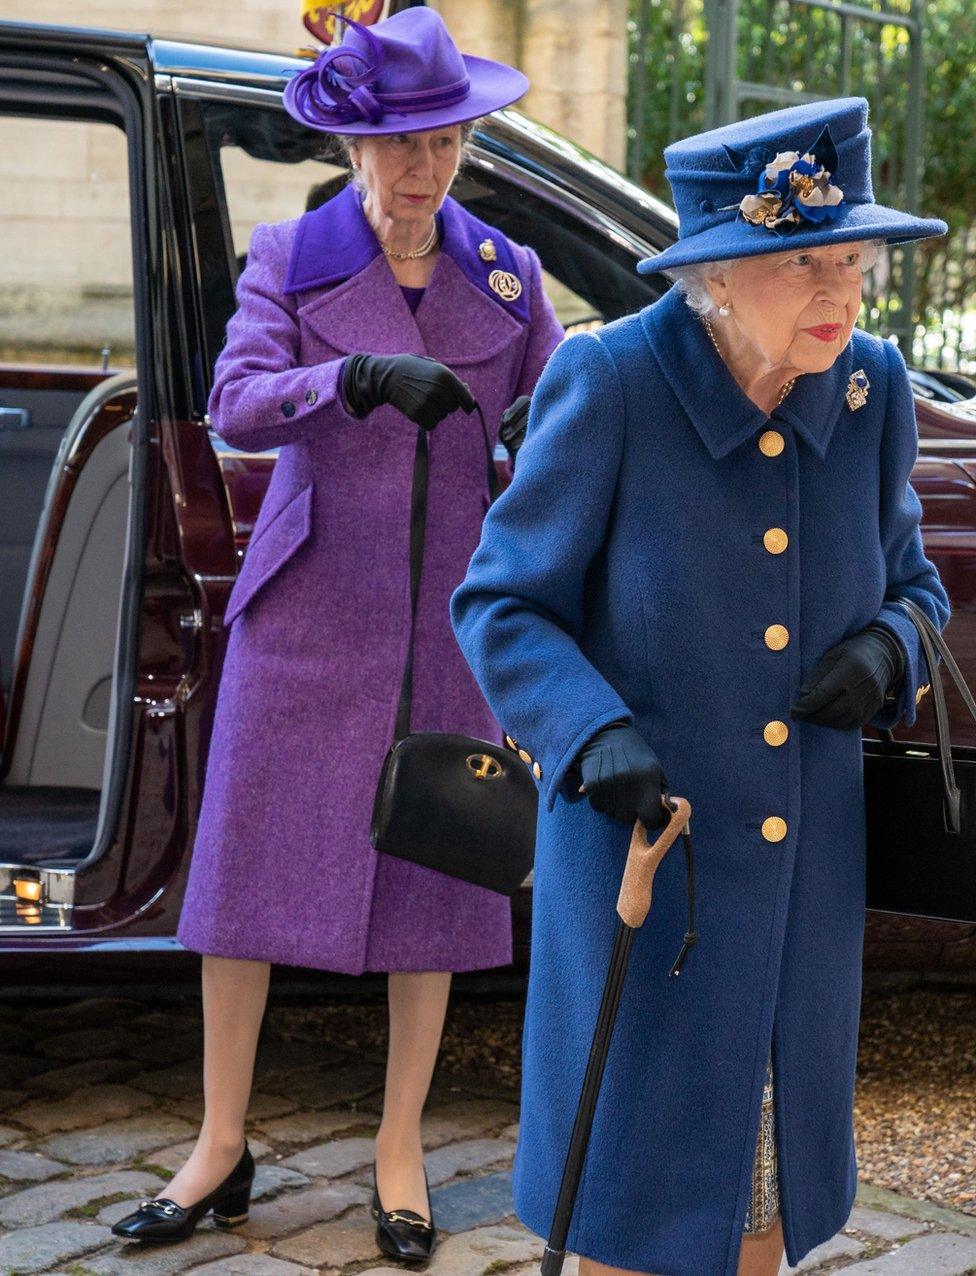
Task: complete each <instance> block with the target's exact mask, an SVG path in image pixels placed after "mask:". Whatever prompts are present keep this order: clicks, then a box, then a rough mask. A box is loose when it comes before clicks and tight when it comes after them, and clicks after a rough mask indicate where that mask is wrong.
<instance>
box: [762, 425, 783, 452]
mask: <svg viewBox="0 0 976 1276" xmlns="http://www.w3.org/2000/svg"><path fill="white" fill-rule="evenodd" d="M782 450H783V436H782V434H780V432H779V430H763V432H762V434H760V436H759V451H760V452H762V454H763V456H779V454H780V452H782Z"/></svg>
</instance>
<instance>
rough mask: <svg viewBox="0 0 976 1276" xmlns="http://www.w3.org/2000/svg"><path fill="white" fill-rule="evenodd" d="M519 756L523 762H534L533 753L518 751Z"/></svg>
mask: <svg viewBox="0 0 976 1276" xmlns="http://www.w3.org/2000/svg"><path fill="white" fill-rule="evenodd" d="M518 755H519V757H520V758H521V759H522V761H523V762H531V761H532V754H531V753H526V751H525V750H524V749H519V751H518Z"/></svg>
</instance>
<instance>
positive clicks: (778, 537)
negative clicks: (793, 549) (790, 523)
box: [763, 527, 790, 554]
mask: <svg viewBox="0 0 976 1276" xmlns="http://www.w3.org/2000/svg"><path fill="white" fill-rule="evenodd" d="M789 539H790V538H789V537H788V536H787V535H786V533H785V532H784V531H783V529H782V528H781V527H770V528H767V530H766V531H765V532H763V544H764V545H765V546H766V548H767V549H768V550H769V552H770V553H771V554H782V552H783V550H784V549H785V548H786V546H787V545H788V544H789Z"/></svg>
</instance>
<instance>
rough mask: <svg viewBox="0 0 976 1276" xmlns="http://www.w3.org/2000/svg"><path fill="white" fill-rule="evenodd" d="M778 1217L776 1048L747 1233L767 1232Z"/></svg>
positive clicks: (768, 1077)
mask: <svg viewBox="0 0 976 1276" xmlns="http://www.w3.org/2000/svg"><path fill="white" fill-rule="evenodd" d="M778 1214H779V1180H778V1178H777V1174H776V1130H775V1123H774V1119H773V1048H772V1044H771V1043H770V1047H769V1056H768V1057H767V1060H766V1082H765V1085H764V1086H763V1097H762V1108H761V1110H760V1116H759V1132H758V1134H757V1136H756V1155H755V1158H754V1160H753V1166H752V1191H751V1193H750V1198H749V1206H748V1208H747V1210H746V1221H745V1227H744V1228H743V1231H744V1232H747V1233H754V1232H767V1231H769V1229H770V1228H771V1227H772V1226H773V1224H774V1223H775V1222H776V1218H777V1216H778Z"/></svg>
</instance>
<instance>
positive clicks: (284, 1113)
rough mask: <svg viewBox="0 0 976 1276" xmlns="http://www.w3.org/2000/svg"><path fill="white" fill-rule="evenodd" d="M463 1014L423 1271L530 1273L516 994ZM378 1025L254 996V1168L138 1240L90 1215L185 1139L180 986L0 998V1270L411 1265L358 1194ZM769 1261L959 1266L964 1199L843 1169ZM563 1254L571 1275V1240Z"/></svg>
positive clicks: (887, 1272) (191, 1010) (387, 1275)
mask: <svg viewBox="0 0 976 1276" xmlns="http://www.w3.org/2000/svg"><path fill="white" fill-rule="evenodd" d="M476 1013H477V1015H478V1018H479V1019H480V1021H481V1022H482V1023H489V1024H490V1025H492V1027H491V1028H489V1029H488V1030H487V1031H488V1035H489V1036H490V1033H491V1031H496V1032H498V1033H499V1035H500V1037H501V1036H504V1037H505V1044H504V1047H503V1048H500V1049H499V1051H498V1062H497V1064H496V1063H494V1062H493V1064H492V1066H491V1067H490V1068H486V1067H485V1066H484V1062H483V1059H482V1060H480V1062H479V1055H478V1052H477V1051H476V1050H475V1049H474V1048H473V1046H472V1039H471V1034H470V1033H467V1034H466V1033H465V1032H464V1031H463V1026H464V1024H465V1023H466V1022H470V1021H471V1019H470V1017H469V1018H468V1019H467V1020H466V1019H465V1018H464V1012H463V1011H462V1012H461V1018H460V1020H458V1019H457V1018H456V1017H455V1011H454V1002H453V999H452V1008H451V1009H449V1013H448V1026H447V1028H446V1030H445V1039H444V1048H443V1050H442V1055H441V1059H440V1060H439V1064H438V1070H437V1072H436V1073H435V1076H434V1081H433V1085H432V1087H431V1092H430V1096H429V1099H428V1102H427V1106H426V1109H425V1116H424V1123H423V1130H422V1135H423V1143H424V1151H425V1164H426V1167H427V1174H428V1178H429V1181H430V1185H431V1201H432V1205H433V1209H434V1214H435V1220H436V1222H437V1225H438V1233H439V1236H438V1240H439V1243H438V1246H437V1249H436V1251H435V1254H434V1258H433V1260H432V1262H431V1263H430V1265H429V1267H428V1268H427V1269H426V1270H427V1272H428V1273H430V1276H499V1274H504V1276H523V1274H528V1273H537V1272H538V1270H539V1262H540V1260H541V1256H542V1251H543V1245H544V1241H543V1239H542V1238H540V1237H538V1236H536V1235H535V1234H534V1233H532V1232H530V1231H528V1230H527V1229H526V1228H525V1227H524V1226H523V1225H522V1223H521V1222H520V1221H519V1220H518V1218H517V1217H516V1216H515V1214H514V1213H513V1209H512V1198H511V1165H512V1156H513V1153H514V1149H515V1139H516V1135H517V1130H518V1125H517V1121H518V1107H517V1086H518V1077H517V1069H514V1068H513V1067H512V1066H511V1063H510V1059H511V1050H512V1041H511V1037H512V1034H513V1031H515V1028H514V1025H517V1023H518V1021H519V1003H518V1002H517V1001H514V1002H505V1003H501V1004H500V1005H499V1007H498V1008H497V1010H495V1011H493V1013H492V1014H490V1015H485V1013H484V1010H483V1008H482V1009H481V1011H480V1012H477V1011H476ZM452 1018H453V1027H452ZM459 1022H460V1024H461V1026H462V1030H461V1031H458V1023H459ZM385 1024H386V1018H385V1004H377V1005H372V1006H363V1005H359V1006H355V1005H353V1006H345V1007H343V1008H342V1011H341V1013H338V1014H335V1013H332V1012H330V1011H329V1010H328V1009H325V1010H321V1009H316V1008H312V1009H311V1010H296V1009H288V1008H287V1007H282V1006H278V1005H276V1004H275V1002H274V1000H272V1004H271V1006H270V1007H269V1011H268V1015H267V1017H266V1019H265V1024H264V1028H263V1030H262V1037H261V1045H260V1048H259V1053H258V1064H257V1069H256V1076H255V1088H254V1093H253V1099H252V1103H251V1108H250V1112H249V1121H248V1138H249V1142H250V1144H251V1148H252V1150H253V1152H254V1155H255V1157H256V1159H257V1160H258V1164H259V1168H258V1173H257V1178H256V1181H255V1189H254V1193H253V1196H252V1205H251V1212H250V1217H249V1219H248V1221H247V1223H246V1224H244V1225H243V1226H241V1227H239V1228H237V1229H235V1230H234V1231H232V1232H222V1231H218V1230H217V1229H215V1228H214V1226H213V1223H212V1221H211V1220H210V1219H209V1218H208V1219H206V1220H204V1221H203V1222H202V1223H201V1224H200V1225H199V1226H198V1228H197V1230H196V1232H195V1233H194V1235H193V1237H192V1238H191V1239H190V1240H188V1241H185V1242H182V1243H180V1244H178V1245H173V1246H161V1247H148V1246H147V1247H145V1248H143V1247H141V1246H138V1245H134V1244H131V1243H127V1242H124V1241H120V1240H117V1239H116V1238H115V1237H113V1236H112V1234H111V1232H110V1230H109V1228H110V1225H111V1224H112V1223H113V1222H114V1221H115V1220H116V1219H118V1218H120V1217H121V1216H122V1215H124V1214H126V1213H128V1212H129V1211H130V1210H131V1209H132V1208H134V1206H135V1204H136V1203H138V1200H139V1199H140V1198H141V1197H143V1196H145V1195H148V1194H159V1193H161V1191H162V1189H163V1188H164V1186H165V1183H166V1181H167V1179H168V1177H169V1176H170V1175H171V1174H172V1173H173V1172H175V1170H176V1169H177V1168H178V1166H179V1165H180V1164H182V1162H183V1160H184V1158H185V1157H186V1155H187V1153H188V1151H189V1149H190V1148H191V1147H192V1143H193V1139H194V1138H195V1135H196V1130H197V1125H198V1122H199V1118H200V1115H201V1111H202V1101H201V1094H200V1021H199V1005H198V1002H197V1001H196V1000H195V999H193V998H188V999H187V1000H186V1001H184V1002H179V1001H177V1002H174V1003H173V1004H172V1005H166V1006H164V1008H162V1009H159V1008H156V1009H151V1008H149V1007H148V1006H147V1004H146V1003H145V1002H140V1001H136V1000H123V999H119V998H106V997H88V998H81V999H75V1000H72V1001H65V1002H63V1003H62V1004H36V1005H25V1004H18V1005H15V1004H13V1003H7V1004H4V1003H2V1002H0V1087H2V1088H0V1276H14V1274H15V1273H35V1272H38V1273H39V1272H52V1273H59V1274H63V1276H88V1274H89V1273H93V1274H94V1273H107V1274H114V1273H119V1274H122V1273H132V1274H136V1276H139V1274H141V1276H157V1274H159V1276H164V1274H168V1273H178V1272H186V1271H191V1270H192V1271H193V1272H194V1273H199V1274H201V1276H202V1274H203V1273H206V1274H207V1276H236V1274H237V1273H240V1274H241V1276H245V1274H253V1276H305V1274H306V1273H312V1272H325V1273H338V1272H341V1273H342V1276H352V1274H353V1273H359V1272H365V1271H368V1272H369V1273H370V1276H395V1274H396V1273H403V1272H404V1271H409V1270H411V1269H410V1268H409V1267H407V1266H405V1265H400V1264H396V1263H392V1264H391V1262H390V1260H387V1259H385V1258H384V1256H383V1255H382V1253H381V1252H380V1251H379V1250H378V1249H377V1248H376V1246H375V1243H374V1239H373V1238H374V1229H375V1223H374V1221H373V1220H372V1218H371V1217H370V1215H369V1206H368V1203H369V1197H370V1191H369V1187H368V1185H369V1184H370V1183H371V1164H372V1159H373V1135H374V1132H375V1129H376V1126H377V1124H378V1121H379V1113H380V1111H381V1107H382V1087H383V1076H384V1069H383V1061H384V1057H385ZM326 1027H327V1028H328V1030H326ZM358 1029H362V1030H361V1031H359V1030H358ZM414 1270H416V1269H414ZM782 1270H783V1272H787V1271H803V1272H810V1273H818V1274H819V1273H828V1272H835V1271H842V1272H843V1273H844V1274H845V1276H963V1274H964V1273H965V1274H973V1273H976V1215H974V1214H969V1213H962V1212H959V1211H955V1210H950V1209H946V1208H944V1207H941V1206H939V1205H937V1204H935V1203H933V1202H932V1201H928V1200H911V1199H909V1198H908V1197H905V1196H901V1195H897V1194H895V1193H894V1192H891V1191H888V1190H885V1189H882V1188H878V1187H873V1186H871V1185H870V1184H866V1183H863V1181H862V1186H861V1189H860V1191H859V1195H858V1202H857V1205H856V1206H855V1209H854V1211H853V1213H852V1214H851V1217H850V1219H849V1220H848V1223H847V1225H846V1227H845V1228H844V1229H843V1230H842V1231H841V1232H840V1233H838V1235H837V1236H835V1237H833V1238H832V1239H831V1240H830V1241H829V1242H827V1244H825V1245H823V1246H822V1247H821V1248H820V1249H818V1250H816V1251H814V1252H813V1253H811V1254H809V1255H808V1256H807V1258H806V1259H805V1260H804V1262H803V1263H802V1264H801V1266H800V1267H799V1268H787V1267H786V1266H785V1265H784V1267H783V1269H782ZM563 1271H564V1273H565V1276H577V1273H578V1260H577V1258H575V1257H572V1256H571V1257H568V1258H567V1260H566V1263H565V1265H564V1268H563ZM702 1276H709V1273H702Z"/></svg>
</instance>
